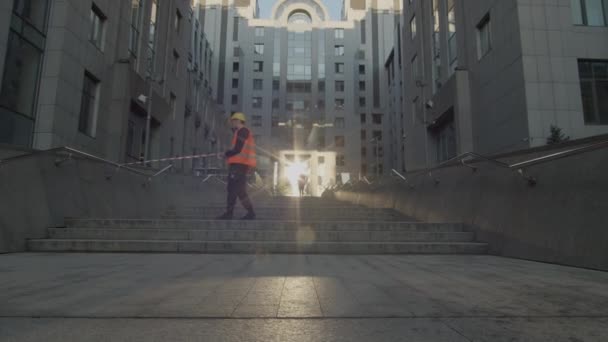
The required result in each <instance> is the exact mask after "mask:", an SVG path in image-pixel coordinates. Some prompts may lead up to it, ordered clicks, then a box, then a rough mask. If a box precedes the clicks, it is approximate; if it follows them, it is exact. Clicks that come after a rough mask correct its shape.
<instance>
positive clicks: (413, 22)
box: [410, 15, 417, 40]
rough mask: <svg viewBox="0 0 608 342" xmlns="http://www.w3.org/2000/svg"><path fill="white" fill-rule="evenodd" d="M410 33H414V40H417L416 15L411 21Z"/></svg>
mask: <svg viewBox="0 0 608 342" xmlns="http://www.w3.org/2000/svg"><path fill="white" fill-rule="evenodd" d="M410 31H411V33H412V40H414V39H415V38H416V33H417V32H416V16H415V15H414V16H413V17H412V19H411V20H410Z"/></svg>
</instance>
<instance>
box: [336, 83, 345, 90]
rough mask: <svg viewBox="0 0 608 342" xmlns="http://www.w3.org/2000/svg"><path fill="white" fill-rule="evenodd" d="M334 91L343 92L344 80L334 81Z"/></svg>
mask: <svg viewBox="0 0 608 342" xmlns="http://www.w3.org/2000/svg"><path fill="white" fill-rule="evenodd" d="M336 92H344V81H336Z"/></svg>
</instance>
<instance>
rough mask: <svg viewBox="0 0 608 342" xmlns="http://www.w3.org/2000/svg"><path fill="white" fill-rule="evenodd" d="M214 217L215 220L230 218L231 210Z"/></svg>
mask: <svg viewBox="0 0 608 342" xmlns="http://www.w3.org/2000/svg"><path fill="white" fill-rule="evenodd" d="M215 219H216V220H221V221H229V220H232V213H231V212H226V213H224V214H223V215H221V216H218V217H216V218H215Z"/></svg>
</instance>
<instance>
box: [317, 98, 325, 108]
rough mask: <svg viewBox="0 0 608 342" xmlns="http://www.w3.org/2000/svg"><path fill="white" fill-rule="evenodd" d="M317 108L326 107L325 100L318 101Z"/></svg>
mask: <svg viewBox="0 0 608 342" xmlns="http://www.w3.org/2000/svg"><path fill="white" fill-rule="evenodd" d="M317 109H319V110H323V109H325V100H323V99H320V100H319V101H317Z"/></svg>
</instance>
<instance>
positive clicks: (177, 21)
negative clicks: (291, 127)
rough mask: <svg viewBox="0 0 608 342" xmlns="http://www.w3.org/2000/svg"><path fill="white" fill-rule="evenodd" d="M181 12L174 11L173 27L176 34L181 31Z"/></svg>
mask: <svg viewBox="0 0 608 342" xmlns="http://www.w3.org/2000/svg"><path fill="white" fill-rule="evenodd" d="M182 17H183V16H182V13H181V12H180V11H179V10H176V11H175V21H174V29H175V32H176V33H177V34H179V33H180V32H181V29H182Z"/></svg>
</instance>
